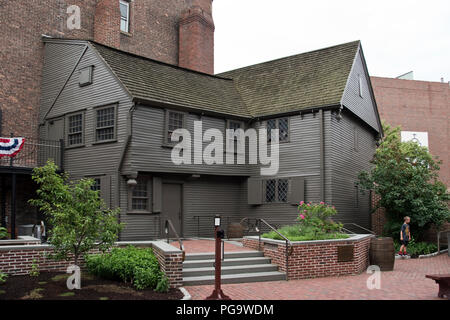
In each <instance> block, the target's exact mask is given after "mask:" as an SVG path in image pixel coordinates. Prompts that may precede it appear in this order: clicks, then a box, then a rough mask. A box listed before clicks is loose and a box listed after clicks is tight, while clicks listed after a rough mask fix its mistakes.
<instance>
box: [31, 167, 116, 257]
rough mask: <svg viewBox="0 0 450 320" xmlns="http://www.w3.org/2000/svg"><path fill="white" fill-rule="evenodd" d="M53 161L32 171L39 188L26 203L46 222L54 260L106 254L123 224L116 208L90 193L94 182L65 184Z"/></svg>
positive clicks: (93, 192) (94, 192)
mask: <svg viewBox="0 0 450 320" xmlns="http://www.w3.org/2000/svg"><path fill="white" fill-rule="evenodd" d="M57 169H58V168H57V166H56V165H55V163H54V162H52V161H48V162H47V165H45V166H44V167H39V168H35V169H34V170H33V175H32V178H33V180H34V181H35V182H36V183H37V184H38V185H39V188H38V190H37V192H36V193H37V196H38V198H37V199H32V200H30V201H29V202H30V203H31V204H33V205H35V206H37V207H38V208H39V210H40V211H42V212H43V213H44V214H45V216H46V217H47V221H48V223H49V227H50V228H49V231H48V236H49V237H48V241H49V243H50V244H51V245H52V246H53V247H54V254H53V255H52V257H53V258H55V259H57V260H70V256H71V255H73V259H74V263H75V265H78V261H79V258H80V257H81V256H83V255H84V254H85V253H87V252H88V251H90V250H91V249H94V248H99V250H101V251H106V250H108V249H109V248H111V246H112V245H113V244H114V242H115V241H116V240H117V236H118V232H119V231H120V230H121V228H122V225H121V224H119V223H118V220H117V215H118V213H119V209H115V210H111V209H109V208H106V206H105V203H104V201H103V200H102V199H101V198H100V197H99V192H98V191H94V190H92V186H93V185H94V180H92V179H81V180H79V181H77V182H68V176H67V175H65V174H58V173H57Z"/></svg>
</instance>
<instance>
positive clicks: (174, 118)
mask: <svg viewBox="0 0 450 320" xmlns="http://www.w3.org/2000/svg"><path fill="white" fill-rule="evenodd" d="M183 126H184V113H181V112H175V111H168V112H167V143H172V140H171V139H172V134H173V132H174V131H175V130H177V129H180V128H183Z"/></svg>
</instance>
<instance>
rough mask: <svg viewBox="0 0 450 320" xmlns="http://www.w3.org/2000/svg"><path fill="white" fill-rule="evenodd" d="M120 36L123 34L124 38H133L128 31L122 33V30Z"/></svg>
mask: <svg viewBox="0 0 450 320" xmlns="http://www.w3.org/2000/svg"><path fill="white" fill-rule="evenodd" d="M120 34H122V35H124V36H127V37H132V36H133V35H132V34H131V33H129V32H126V31H122V30H120Z"/></svg>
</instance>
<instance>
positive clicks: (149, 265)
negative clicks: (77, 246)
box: [86, 246, 163, 290]
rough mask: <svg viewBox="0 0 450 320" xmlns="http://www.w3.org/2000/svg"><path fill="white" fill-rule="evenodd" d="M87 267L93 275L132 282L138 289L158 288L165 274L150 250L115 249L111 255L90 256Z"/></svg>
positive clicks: (87, 259)
mask: <svg viewBox="0 0 450 320" xmlns="http://www.w3.org/2000/svg"><path fill="white" fill-rule="evenodd" d="M86 267H87V269H88V271H89V272H90V273H91V274H94V275H96V276H98V277H101V278H104V279H110V280H119V281H123V282H132V283H133V285H134V286H135V287H136V289H139V290H143V289H146V288H152V289H154V288H156V286H157V284H158V281H159V279H160V278H161V277H162V276H163V273H162V272H161V270H160V269H159V264H158V259H157V258H156V256H155V255H154V254H153V250H152V249H150V248H145V249H142V248H136V247H133V246H128V247H126V248H114V249H112V250H111V252H110V253H104V254H98V255H88V256H87V257H86Z"/></svg>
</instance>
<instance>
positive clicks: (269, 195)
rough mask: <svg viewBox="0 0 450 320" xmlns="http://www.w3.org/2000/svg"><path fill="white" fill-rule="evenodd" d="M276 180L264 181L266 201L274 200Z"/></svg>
mask: <svg viewBox="0 0 450 320" xmlns="http://www.w3.org/2000/svg"><path fill="white" fill-rule="evenodd" d="M276 184H277V181H276V180H267V181H266V202H275V201H276Z"/></svg>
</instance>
